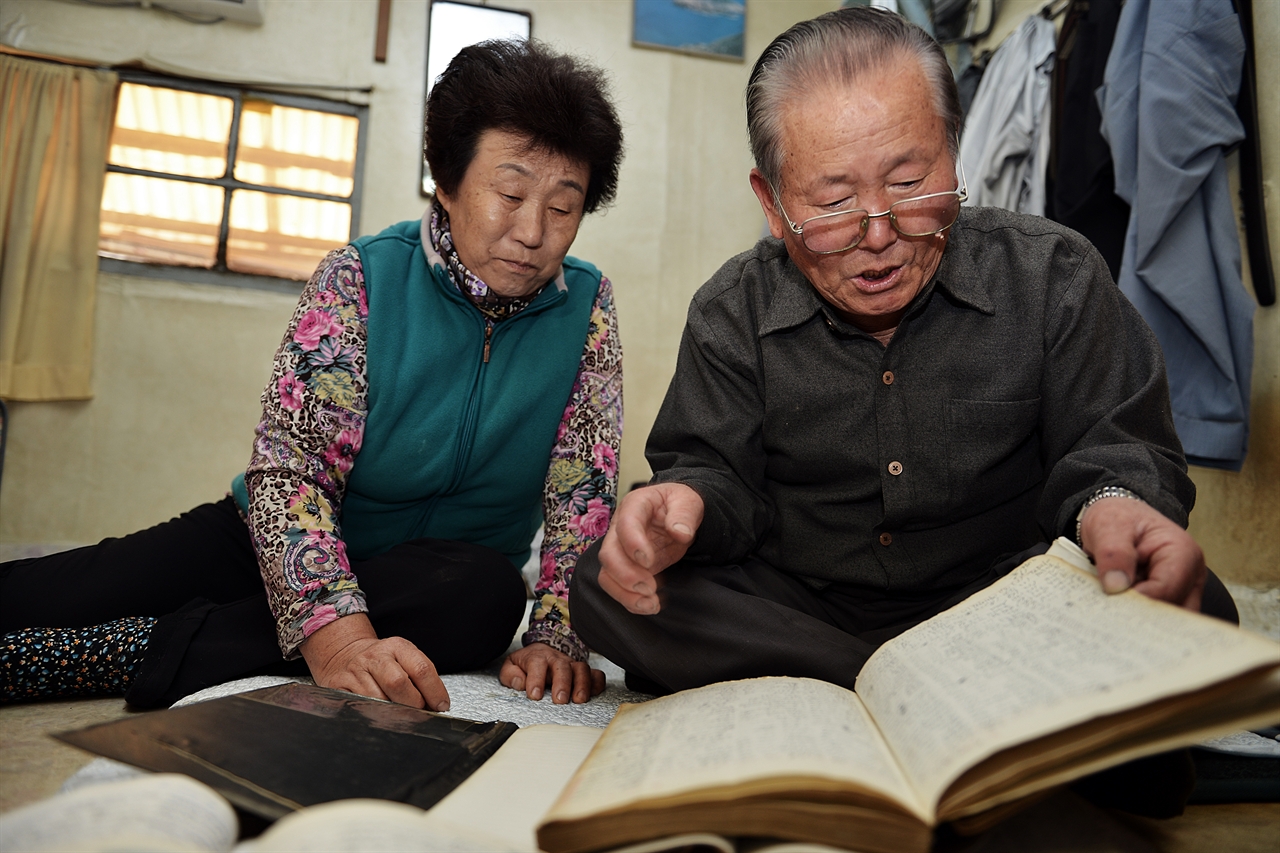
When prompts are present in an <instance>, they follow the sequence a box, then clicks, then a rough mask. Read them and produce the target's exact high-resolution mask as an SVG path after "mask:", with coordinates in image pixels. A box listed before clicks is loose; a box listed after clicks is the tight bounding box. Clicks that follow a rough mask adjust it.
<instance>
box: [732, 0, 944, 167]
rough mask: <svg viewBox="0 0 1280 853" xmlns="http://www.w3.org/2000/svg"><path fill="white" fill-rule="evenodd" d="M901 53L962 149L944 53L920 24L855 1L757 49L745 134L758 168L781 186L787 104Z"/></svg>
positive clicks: (847, 78)
mask: <svg viewBox="0 0 1280 853" xmlns="http://www.w3.org/2000/svg"><path fill="white" fill-rule="evenodd" d="M903 55H906V56H914V57H915V58H916V59H917V60H919V62H920V67H921V68H922V69H923V70H924V74H925V77H926V78H927V79H928V81H929V84H930V86H931V87H932V89H933V102H934V107H935V109H936V110H937V112H938V116H939V117H940V118H941V119H942V123H943V124H944V125H945V126H946V132H947V147H948V148H949V149H950V150H951V156H952V157H953V158H954V157H956V156H957V155H958V153H959V151H960V96H959V94H958V93H957V91H956V81H955V78H954V77H953V76H952V75H951V67H950V66H949V65H948V64H947V57H946V54H944V53H943V52H942V48H941V47H940V46H939V45H938V43H937V42H936V41H934V40H933V38H932V37H931V36H930V35H929V34H928V33H926V32H925V31H924V30H922V29H920V27H918V26H916V25H915V24H913V23H911V22H910V21H908V20H906V19H905V18H903V17H901V16H900V15H898V14H897V13H895V12H890V11H888V10H886V9H879V8H875V7H870V6H851V7H848V8H844V9H837V10H836V11H834V12H828V13H827V14H825V15H821V16H819V17H817V18H814V19H812V20H809V21H801V22H800V23H798V24H796V25H795V26H794V27H792V28H791V29H789V30H787V31H786V32H785V33H783V34H782V35H780V36H778V37H777V38H776V39H774V40H773V42H772V43H771V44H770V45H769V46H768V47H767V48H765V50H764V53H762V54H760V58H759V59H757V60H756V64H755V67H754V68H752V69H751V80H750V81H749V82H748V83H747V134H748V135H749V136H750V138H751V154H752V155H753V156H754V157H755V161H756V168H757V169H759V170H760V173H761V174H762V175H764V178H765V180H766V181H768V182H769V185H770V186H772V187H774V188H777V186H778V178H779V175H780V174H781V171H782V113H783V109H784V107H785V105H786V104H787V103H788V102H789V101H793V100H794V99H795V98H796V97H798V96H800V95H802V94H804V93H805V92H808V91H812V90H813V89H814V88H816V87H818V86H820V85H822V84H823V83H832V82H834V83H844V84H851V83H853V82H854V80H855V79H856V78H857V77H859V76H861V75H862V74H863V73H864V72H866V71H868V70H871V69H873V68H878V67H880V66H882V65H883V64H884V63H886V62H890V61H892V60H894V59H896V58H899V57H901V56H903Z"/></svg>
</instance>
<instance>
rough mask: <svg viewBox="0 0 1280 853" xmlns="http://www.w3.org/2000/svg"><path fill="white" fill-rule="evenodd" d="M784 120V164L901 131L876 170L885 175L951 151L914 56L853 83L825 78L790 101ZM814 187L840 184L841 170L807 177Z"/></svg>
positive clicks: (881, 154)
mask: <svg viewBox="0 0 1280 853" xmlns="http://www.w3.org/2000/svg"><path fill="white" fill-rule="evenodd" d="M779 119H780V122H779V124H780V130H781V138H780V139H779V142H780V143H781V149H782V151H781V154H782V159H783V163H784V164H785V163H787V162H788V161H791V160H793V159H796V158H795V157H793V155H799V159H803V160H810V161H811V158H808V157H805V156H804V155H805V154H806V153H809V152H813V151H821V150H823V149H826V148H829V147H837V146H850V147H852V148H854V149H857V148H860V147H862V146H863V145H864V144H865V145H866V147H867V148H869V149H870V148H872V147H874V146H875V145H876V143H877V142H878V141H879V138H880V137H881V136H884V135H893V134H895V133H899V134H900V133H901V131H902V130H903V129H906V128H910V132H909V133H907V134H906V135H905V138H899V139H896V140H895V141H894V144H893V145H892V146H890V148H889V150H887V151H886V150H884V149H880V150H879V152H878V160H877V164H876V165H877V166H878V168H880V169H882V170H883V171H884V172H885V173H888V172H891V171H893V170H894V169H896V168H898V167H900V166H902V165H904V164H907V163H913V162H915V163H920V162H932V161H933V160H934V159H936V157H937V156H938V154H939V152H940V151H943V150H945V149H946V147H947V128H946V124H945V122H944V121H943V119H942V118H941V116H939V115H938V109H937V103H936V100H935V98H934V97H933V92H932V89H931V87H930V84H929V81H928V79H927V78H926V77H925V75H924V72H923V69H922V68H921V67H920V65H919V63H918V62H917V61H916V60H915V59H914V58H911V57H904V58H903V59H902V60H900V61H898V62H885V63H881V64H878V65H877V66H876V67H873V68H870V69H868V70H867V71H865V72H863V73H861V74H859V75H858V76H856V77H854V78H852V79H831V78H827V79H825V80H821V82H817V81H815V85H813V86H812V87H809V88H807V89H806V90H804V91H803V92H802V93H797V96H796V97H793V98H789V99H788V100H787V102H786V105H785V106H784V107H783V109H782V111H781V114H780V115H779ZM806 177H807V179H808V180H809V181H811V182H813V183H814V184H815V185H827V184H833V183H839V182H841V181H842V180H844V178H845V175H844V173H843V171H836V172H830V173H818V174H811V175H808V176H806Z"/></svg>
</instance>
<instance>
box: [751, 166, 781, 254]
mask: <svg viewBox="0 0 1280 853" xmlns="http://www.w3.org/2000/svg"><path fill="white" fill-rule="evenodd" d="M751 189H752V190H754V191H755V194H756V198H757V199H759V200H760V208H761V209H762V210H763V211H764V218H765V220H766V221H768V223H769V233H770V234H772V235H773V236H775V237H777V238H778V239H779V240H781V239H782V235H783V234H785V233H786V232H787V230H788V229H787V225H786V223H785V222H783V221H782V215H781V214H779V213H778V203H777V201H775V200H774V198H773V189H772V188H771V187H770V186H769V182H768V181H766V180H765V179H764V175H762V174H760V170H759V169H752V170H751Z"/></svg>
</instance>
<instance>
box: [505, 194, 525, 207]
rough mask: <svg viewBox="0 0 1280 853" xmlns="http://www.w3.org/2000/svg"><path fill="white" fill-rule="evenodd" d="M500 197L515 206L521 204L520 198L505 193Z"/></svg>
mask: <svg viewBox="0 0 1280 853" xmlns="http://www.w3.org/2000/svg"><path fill="white" fill-rule="evenodd" d="M502 197H503V198H505V199H506V200H507V201H511V202H515V203H516V204H519V203H520V202H521V198H520V196H518V195H507V194H506V193H502Z"/></svg>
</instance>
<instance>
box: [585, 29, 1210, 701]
mask: <svg viewBox="0 0 1280 853" xmlns="http://www.w3.org/2000/svg"><path fill="white" fill-rule="evenodd" d="M747 120H748V127H749V132H750V137H751V146H752V151H753V154H754V156H755V161H756V168H755V169H753V170H752V172H751V186H752V188H753V189H754V190H755V193H756V196H757V197H758V198H759V200H760V205H761V207H762V208H763V209H764V213H765V216H766V217H767V218H768V223H769V229H770V231H771V233H772V234H773V236H774V238H775V239H768V238H766V239H764V240H762V241H760V243H758V244H757V245H756V247H755V248H754V249H752V250H751V251H749V252H746V253H744V254H742V255H739V256H738V257H736V258H734V259H732V260H730V261H729V262H728V263H727V264H726V265H725V266H724V267H723V268H721V270H720V271H719V272H718V273H716V275H715V276H714V277H713V278H712V279H711V280H710V281H709V282H708V283H707V284H706V285H705V286H704V287H703V288H702V289H701V290H699V291H698V293H697V295H696V296H695V297H694V299H693V304H692V305H691V307H690V309H689V316H688V324H687V326H686V328H685V332H684V339H683V342H682V344H681V347H680V356H679V362H678V365H677V368H676V373H675V377H674V379H673V380H672V383H671V387H670V390H669V391H668V393H667V397H666V401H665V402H664V404H663V407H662V410H661V412H660V413H659V415H658V419H657V422H656V423H655V425H654V428H653V432H652V433H651V435H650V437H649V445H648V451H647V456H648V459H649V461H650V463H651V465H652V467H653V470H654V478H653V482H652V483H651V484H650V485H649V486H648V487H646V488H643V489H638V490H635V491H633V492H631V493H630V494H629V495H627V496H626V498H625V500H624V501H623V502H622V504H621V506H620V507H619V509H618V512H617V513H616V515H615V517H614V519H613V524H612V526H611V527H610V529H609V532H608V534H607V536H606V537H605V538H604V540H603V542H602V544H601V545H600V546H599V547H598V550H593V551H591V552H588V556H586V557H584V558H583V560H582V561H580V562H579V564H578V568H577V575H576V577H575V578H574V582H573V589H572V596H571V600H572V601H573V602H574V609H573V618H574V625H575V626H576V627H577V628H578V630H579V632H580V633H581V635H582V636H583V637H584V639H585V640H586V641H587V643H588V644H590V645H591V646H592V647H593V648H595V649H596V650H597V651H600V652H601V653H603V654H604V655H605V656H606V657H608V658H610V659H611V660H613V661H615V662H617V663H619V664H620V665H622V666H623V667H624V668H625V669H626V670H627V672H628V682H629V683H630V684H632V685H633V686H636V687H640V688H642V689H648V690H651V691H655V692H665V691H670V690H679V689H684V688H688V687H695V686H699V685H702V684H706V683H709V682H713V681H718V680H724V679H731V678H743V677H752V676H761V675H794V676H809V677H813V678H820V679H824V680H827V681H831V682H834V683H837V684H841V685H844V686H846V687H850V688H852V687H853V684H854V679H855V677H856V676H857V674H858V671H859V669H860V668H861V666H862V664H863V663H864V662H865V661H866V659H867V658H868V656H869V655H870V654H871V653H872V652H874V651H875V649H876V648H877V646H878V645H880V644H881V643H883V642H885V641H886V640H888V639H890V638H892V637H894V636H896V635H898V634H900V633H901V632H903V631H905V630H906V629H908V628H910V627H911V626H913V625H916V624H918V623H919V622H921V621H922V620H924V619H927V618H929V617H930V616H933V615H934V614H936V613H939V612H940V611H942V610H944V609H946V608H948V607H950V606H951V605H953V604H955V603H957V602H959V601H961V600H963V599H964V598H965V597H967V596H969V595H971V594H973V593H974V592H976V591H978V590H980V589H982V588H983V587H985V586H987V585H988V584H990V583H992V582H993V581H995V580H996V579H997V578H999V577H1000V576H1001V575H1003V574H1005V573H1007V572H1008V571H1010V570H1011V569H1012V568H1013V567H1015V566H1016V565H1018V563H1020V562H1021V561H1022V560H1023V559H1025V558H1026V557H1028V556H1030V555H1031V554H1033V553H1038V552H1042V551H1043V550H1044V549H1045V548H1046V547H1047V546H1046V545H1045V544H1044V543H1045V542H1046V541H1047V540H1049V539H1052V538H1053V537H1055V536H1059V535H1068V536H1072V537H1076V536H1078V537H1079V540H1080V542H1081V544H1082V545H1083V547H1084V549H1085V550H1086V551H1087V552H1089V553H1090V554H1091V555H1092V556H1093V558H1094V560H1095V562H1096V563H1097V566H1098V569H1099V576H1100V578H1101V583H1102V586H1103V588H1104V589H1106V590H1107V591H1108V592H1117V591H1120V590H1124V589H1127V588H1129V587H1130V586H1134V587H1135V588H1136V589H1138V590H1139V591H1140V592H1143V593H1145V594H1147V595H1150V596H1152V597H1155V598H1160V599H1164V600H1167V601H1171V602H1175V603H1177V604H1180V605H1183V606H1185V607H1187V608H1190V609H1193V610H1198V609H1202V608H1203V609H1204V610H1205V611H1206V612H1212V613H1214V614H1216V615H1220V616H1222V617H1224V618H1229V619H1234V618H1235V607H1234V605H1233V604H1232V602H1231V599H1230V596H1229V595H1228V594H1227V593H1226V590H1225V589H1224V588H1223V587H1222V585H1221V583H1220V582H1219V581H1218V580H1217V579H1216V578H1214V577H1213V576H1212V575H1209V574H1208V573H1207V572H1206V569H1205V565H1204V558H1203V556H1202V553H1201V551H1200V548H1199V547H1198V546H1197V545H1196V543H1195V542H1194V541H1193V540H1192V539H1191V537H1190V536H1189V535H1188V534H1187V533H1186V532H1185V530H1184V529H1183V526H1184V525H1185V523H1186V520H1187V512H1188V510H1189V509H1190V507H1191V504H1192V502H1193V500H1194V494H1195V490H1194V486H1193V485H1192V483H1191V481H1190V480H1189V479H1188V477H1187V474H1186V462H1185V460H1184V458H1183V454H1182V450H1181V447H1180V445H1179V443H1178V439H1177V436H1176V434H1175V433H1174V428H1173V424H1172V421H1171V417H1170V407H1169V397H1168V389H1167V384H1166V381H1165V372H1164V366H1163V362H1162V360H1161V355H1160V350H1159V347H1158V345H1157V343H1156V340H1155V338H1154V337H1153V336H1152V334H1151V332H1150V330H1148V328H1147V327H1146V325H1145V324H1144V323H1143V321H1142V319H1141V317H1139V315H1138V314H1137V312H1136V311H1135V310H1134V309H1133V307H1132V306H1131V305H1130V304H1129V303H1128V301H1126V299H1125V297H1124V296H1123V295H1121V293H1120V291H1119V290H1118V289H1117V288H1116V286H1115V285H1114V284H1113V283H1112V281H1111V278H1110V275H1109V273H1108V270H1107V267H1106V264H1105V263H1104V262H1103V260H1102V258H1101V257H1100V256H1099V255H1098V253H1097V252H1096V251H1094V249H1093V248H1092V247H1091V246H1090V245H1089V243H1088V242H1087V241H1085V240H1084V239H1083V238H1082V237H1080V236H1079V235H1077V234H1076V233H1074V232H1072V231H1069V230H1067V229H1065V228H1061V227H1059V226H1057V225H1055V224H1053V223H1051V222H1047V221H1045V220H1043V219H1040V218H1036V217H1029V216H1022V215H1018V214H1012V213H1008V212H1006V211H1001V210H994V209H974V208H963V209H962V208H961V202H962V201H963V200H964V198H965V195H966V188H965V185H964V177H963V175H958V174H957V171H956V151H957V136H958V131H959V108H958V101H957V97H956V91H955V85H954V82H953V80H952V77H951V72H950V70H949V68H948V67H947V63H946V60H945V57H944V55H943V53H942V51H941V49H940V48H939V47H938V45H937V44H936V43H935V42H934V41H933V40H932V39H930V38H929V37H928V36H927V35H926V34H925V33H924V32H923V31H921V30H920V29H919V28H917V27H914V26H913V25H911V24H908V23H906V22H905V21H903V20H902V19H901V18H899V17H897V16H896V15H893V14H891V13H887V12H883V11H881V10H877V9H868V8H865V7H864V8H850V9H842V10H840V11H838V12H833V13H830V14H828V15H824V16H822V17H820V18H818V19H816V20H812V21H807V22H804V23H801V24H798V25H797V26H795V27H793V28H792V29H791V30H789V31H788V32H786V33H784V34H783V35H781V36H779V37H778V39H776V40H775V41H774V42H773V44H771V45H770V46H769V47H768V49H766V50H765V52H764V54H763V55H762V56H761V57H760V59H759V61H758V62H757V63H756V65H755V68H754V69H753V71H752V75H751V81H750V84H749V86H748V90H747ZM1206 580H1208V584H1207V585H1206Z"/></svg>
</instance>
